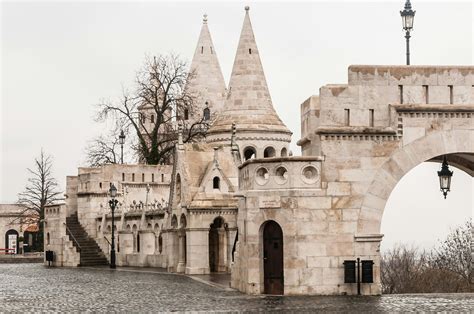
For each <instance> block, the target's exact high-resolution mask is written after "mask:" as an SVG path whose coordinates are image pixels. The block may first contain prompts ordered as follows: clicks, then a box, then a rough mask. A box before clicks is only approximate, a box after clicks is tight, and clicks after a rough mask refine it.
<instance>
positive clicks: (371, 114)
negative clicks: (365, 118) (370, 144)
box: [369, 109, 374, 126]
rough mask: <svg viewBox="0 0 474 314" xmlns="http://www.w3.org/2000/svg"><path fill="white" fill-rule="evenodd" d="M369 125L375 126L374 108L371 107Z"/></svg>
mask: <svg viewBox="0 0 474 314" xmlns="http://www.w3.org/2000/svg"><path fill="white" fill-rule="evenodd" d="M369 126H374V109H369Z"/></svg>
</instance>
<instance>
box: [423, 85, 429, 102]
mask: <svg viewBox="0 0 474 314" xmlns="http://www.w3.org/2000/svg"><path fill="white" fill-rule="evenodd" d="M423 95H424V97H425V104H428V103H429V102H430V100H429V93H428V85H423Z"/></svg>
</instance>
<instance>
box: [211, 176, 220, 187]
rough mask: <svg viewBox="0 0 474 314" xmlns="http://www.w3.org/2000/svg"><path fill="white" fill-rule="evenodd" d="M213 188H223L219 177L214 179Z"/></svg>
mask: <svg viewBox="0 0 474 314" xmlns="http://www.w3.org/2000/svg"><path fill="white" fill-rule="evenodd" d="M212 188H214V189H218V190H219V189H220V188H221V179H220V178H219V177H214V179H213V180H212Z"/></svg>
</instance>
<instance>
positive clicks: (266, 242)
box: [263, 221, 284, 295]
mask: <svg viewBox="0 0 474 314" xmlns="http://www.w3.org/2000/svg"><path fill="white" fill-rule="evenodd" d="M263 276H264V279H263V281H264V293H265V294H279V295H282V294H283V293H284V280H283V278H284V274H283V231H282V230H281V227H280V225H278V224H277V223H276V222H274V221H268V222H266V223H265V225H264V227H263Z"/></svg>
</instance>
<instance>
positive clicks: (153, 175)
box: [151, 173, 155, 182]
mask: <svg viewBox="0 0 474 314" xmlns="http://www.w3.org/2000/svg"><path fill="white" fill-rule="evenodd" d="M151 182H155V174H154V173H152V174H151Z"/></svg>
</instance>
